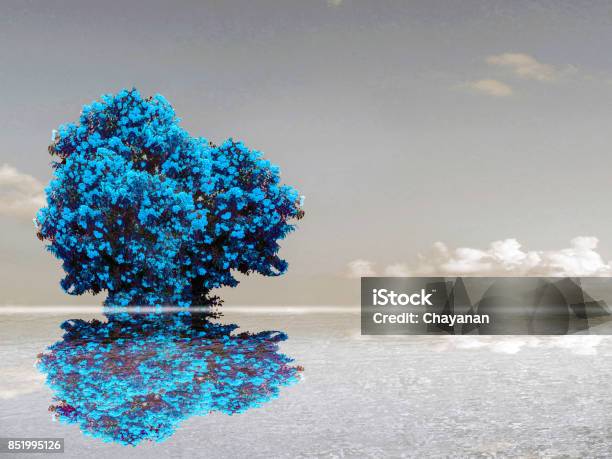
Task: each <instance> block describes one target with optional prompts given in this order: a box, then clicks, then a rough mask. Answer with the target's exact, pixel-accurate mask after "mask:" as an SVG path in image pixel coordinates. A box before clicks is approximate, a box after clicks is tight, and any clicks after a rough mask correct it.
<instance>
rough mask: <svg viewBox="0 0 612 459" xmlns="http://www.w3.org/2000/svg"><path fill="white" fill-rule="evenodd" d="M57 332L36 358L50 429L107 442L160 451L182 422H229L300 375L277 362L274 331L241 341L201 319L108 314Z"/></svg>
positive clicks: (232, 329)
mask: <svg viewBox="0 0 612 459" xmlns="http://www.w3.org/2000/svg"><path fill="white" fill-rule="evenodd" d="M105 316H106V319H107V320H106V321H105V322H103V321H99V320H92V321H84V320H80V319H74V320H68V321H65V322H64V323H62V325H61V327H62V328H63V329H64V330H65V334H64V337H63V339H62V340H61V341H58V342H56V343H55V344H53V345H51V346H50V347H49V348H48V349H47V350H46V351H45V352H43V353H41V354H39V356H38V362H37V365H38V368H39V370H40V371H41V372H43V373H44V374H46V377H47V385H48V386H49V387H50V388H51V389H52V390H53V392H54V399H53V404H52V405H51V406H50V407H49V410H50V411H51V412H52V413H53V416H54V417H55V418H57V419H58V420H59V421H62V422H66V423H75V424H78V425H79V427H80V428H81V430H82V431H83V433H85V434H86V435H90V436H93V437H98V438H101V439H102V440H104V441H108V442H117V443H121V444H126V445H136V444H138V443H140V442H141V441H143V440H150V441H158V442H159V441H163V440H165V439H167V438H168V437H170V436H171V435H172V434H173V433H174V432H175V430H176V428H177V427H178V425H179V424H180V423H181V422H182V421H183V420H185V419H187V418H189V417H191V416H196V415H206V414H208V413H210V412H213V411H219V412H222V413H225V414H230V415H231V414H234V413H240V412H243V411H246V410H248V409H250V408H254V407H257V406H260V405H262V404H264V403H266V402H268V401H270V400H272V399H274V398H276V397H277V396H278V395H279V389H280V387H282V386H288V385H291V384H294V383H296V382H297V381H298V380H299V375H300V372H301V371H302V370H303V369H302V368H301V367H300V366H292V365H291V362H292V359H291V358H289V357H287V356H286V355H284V354H281V353H280V352H279V348H278V345H279V343H280V342H281V341H284V340H286V339H287V335H286V334H285V333H283V332H279V331H265V332H260V333H249V332H241V333H238V332H237V331H236V329H237V328H238V325H235V324H231V325H223V324H219V323H215V322H212V320H211V316H210V315H209V314H205V313H191V312H179V313H162V314H133V313H118V314H113V313H107V314H105Z"/></svg>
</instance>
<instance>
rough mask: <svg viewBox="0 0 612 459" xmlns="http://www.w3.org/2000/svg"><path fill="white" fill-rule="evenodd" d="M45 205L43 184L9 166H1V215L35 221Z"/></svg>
mask: <svg viewBox="0 0 612 459" xmlns="http://www.w3.org/2000/svg"><path fill="white" fill-rule="evenodd" d="M44 205H45V194H44V186H43V184H42V183H41V182H40V181H39V180H38V179H36V178H35V177H32V176H31V175H28V174H24V173H23V172H20V171H18V170H17V169H16V168H14V167H13V166H11V165H9V164H3V165H2V166H0V215H5V216H9V217H16V218H26V219H33V218H34V217H35V215H36V212H37V211H38V209H40V208H41V207H43V206H44Z"/></svg>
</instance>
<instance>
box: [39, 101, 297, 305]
mask: <svg viewBox="0 0 612 459" xmlns="http://www.w3.org/2000/svg"><path fill="white" fill-rule="evenodd" d="M49 151H50V153H51V155H52V156H53V157H54V158H55V162H54V163H53V166H54V169H55V171H54V172H55V173H54V178H53V180H52V181H51V183H50V184H49V186H48V187H47V189H46V195H47V203H48V205H47V207H44V208H42V209H41V210H40V211H39V212H38V214H37V226H38V236H39V238H40V239H41V240H46V241H48V243H49V244H48V246H47V247H48V249H49V250H50V251H51V252H52V253H53V254H54V255H55V256H56V257H57V258H59V259H61V260H62V261H63V268H64V271H65V273H66V276H65V278H64V279H63V280H62V282H61V285H62V287H63V288H64V290H66V291H67V292H68V293H70V294H74V295H79V294H82V293H84V292H86V291H90V292H92V293H94V294H96V293H99V292H101V291H107V292H108V296H107V298H106V302H105V303H106V304H107V305H159V304H166V305H167V304H171V305H180V306H189V305H192V304H209V303H210V302H211V298H210V296H209V292H210V290H211V289H214V288H217V287H221V286H232V287H233V286H235V285H236V284H237V281H236V279H235V277H234V275H233V272H234V271H238V272H241V273H244V274H250V273H252V272H257V273H260V274H263V275H266V276H273V275H279V274H282V273H284V272H285V270H286V269H287V263H286V262H285V261H284V260H282V259H281V258H279V256H278V250H279V245H278V241H279V240H280V239H283V238H284V237H285V236H286V235H287V233H289V232H290V231H292V230H293V229H294V224H293V221H294V220H297V219H299V218H301V217H302V216H303V211H302V209H301V207H300V200H299V196H298V193H297V191H296V190H295V189H293V188H292V187H290V186H286V185H282V184H280V176H279V169H278V167H276V166H274V165H272V164H270V162H269V161H267V160H265V159H263V158H262V155H261V153H260V152H258V151H255V150H250V149H248V148H247V147H246V146H244V145H243V144H242V143H241V142H234V141H233V140H231V139H230V140H227V141H226V142H224V143H223V144H221V145H213V144H211V143H209V142H208V141H207V140H206V139H204V138H194V137H191V136H190V135H189V134H188V133H187V132H186V131H185V130H184V129H183V128H181V127H180V125H179V120H178V118H177V117H176V116H175V113H174V110H173V109H172V107H171V105H170V104H169V103H168V102H167V101H166V100H165V99H164V98H163V97H162V96H161V95H156V96H154V97H149V98H142V97H141V96H140V94H139V93H138V91H136V90H135V89H133V90H130V91H127V90H123V91H121V92H119V93H118V94H116V95H105V96H103V97H102V99H101V100H100V101H96V102H93V103H92V104H91V105H86V106H84V107H83V110H82V113H81V116H80V119H79V122H78V123H74V124H66V125H62V126H60V128H59V130H58V133H57V135H56V137H55V139H54V141H53V143H52V144H51V145H50V147H49Z"/></svg>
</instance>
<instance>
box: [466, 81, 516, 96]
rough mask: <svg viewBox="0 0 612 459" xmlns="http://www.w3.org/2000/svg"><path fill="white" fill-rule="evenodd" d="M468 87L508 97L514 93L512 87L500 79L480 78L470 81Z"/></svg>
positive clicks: (490, 94) (488, 93)
mask: <svg viewBox="0 0 612 459" xmlns="http://www.w3.org/2000/svg"><path fill="white" fill-rule="evenodd" d="M468 87H469V88H471V89H473V90H474V91H478V92H481V93H483V94H487V95H489V96H494V97H508V96H511V95H512V88H511V87H510V86H508V85H507V84H506V83H502V82H501V81H498V80H490V79H485V80H478V81H472V82H470V83H468Z"/></svg>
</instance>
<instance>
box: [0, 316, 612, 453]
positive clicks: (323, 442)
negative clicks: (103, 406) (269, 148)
mask: <svg viewBox="0 0 612 459" xmlns="http://www.w3.org/2000/svg"><path fill="white" fill-rule="evenodd" d="M74 317H75V314H74V313H69V314H63V315H57V314H56V315H50V314H43V315H40V314H39V315H36V316H34V315H24V314H19V315H10V316H7V315H4V316H0V320H1V321H2V322H1V323H2V333H1V334H0V340H1V341H0V346H1V350H2V356H3V358H2V360H1V361H0V366H1V371H2V374H3V375H4V377H3V378H2V379H0V397H1V398H0V404H1V407H2V410H1V411H0V430H1V431H2V432H3V434H6V435H19V436H48V437H54V436H56V437H64V438H65V439H66V453H65V457H85V456H86V457H117V458H119V457H122V456H126V457H142V458H145V457H152V455H159V457H196V456H206V457H244V458H246V457H262V458H263V457H383V456H394V457H398V456H405V457H419V458H421V457H607V456H609V455H610V450H611V449H612V448H611V445H612V422H611V417H612V400H611V398H610V381H611V380H612V363H611V362H612V360H611V359H610V357H611V355H612V339H611V338H609V337H607V336H562V337H531V336H530V337H518V336H517V337H503V336H490V337H471V336H463V337H461V336H456V337H444V336H420V337H416V336H405V337H384V336H382V337H373V336H372V337H361V336H360V334H359V319H360V318H359V314H358V313H357V312H355V311H353V312H346V313H342V312H338V311H337V310H327V311H324V310H314V311H312V310H311V312H307V310H301V309H300V310H289V311H287V310H279V312H274V311H270V310H263V311H262V310H259V311H258V310H257V309H253V310H252V311H251V312H248V310H246V311H244V310H240V311H235V310H232V309H231V308H227V309H226V310H225V316H224V317H223V318H222V319H221V320H220V321H218V322H219V323H237V324H240V327H241V328H240V329H239V330H236V331H234V333H240V332H241V331H243V330H248V331H249V332H251V333H253V334H256V333H258V331H261V330H283V331H284V332H286V333H287V334H288V336H289V339H288V340H286V341H282V342H279V343H278V344H279V347H280V349H279V352H281V353H282V354H285V355H287V356H290V357H291V358H293V359H294V362H293V363H292V364H290V365H293V366H296V365H300V366H303V367H304V368H305V370H304V371H303V372H300V373H301V374H302V375H303V376H302V377H301V378H300V379H301V380H300V381H299V383H297V384H293V385H291V386H287V387H281V388H280V394H279V397H277V398H275V399H274V400H270V401H267V402H266V403H262V404H261V406H259V407H257V408H253V409H248V410H246V411H243V412H241V413H236V414H234V415H232V416H228V415H227V414H225V413H224V412H219V411H212V412H211V413H210V414H208V415H206V416H192V417H188V418H187V419H185V420H184V421H182V422H181V423H178V424H177V427H176V431H175V433H174V434H173V435H171V436H170V437H168V438H167V439H166V440H165V441H164V442H162V443H158V442H148V441H142V442H141V443H139V444H138V445H137V446H135V447H132V446H123V445H120V444H117V443H116V442H112V443H104V442H102V441H101V440H100V439H99V438H91V437H90V436H86V435H83V433H82V432H81V429H80V426H79V424H78V423H77V424H65V423H61V422H55V423H54V422H52V421H51V419H50V418H51V415H50V413H49V412H48V411H47V409H48V406H49V404H50V403H52V400H53V397H54V392H53V391H52V390H51V389H50V388H49V387H48V386H46V385H45V383H44V380H43V378H42V376H41V375H40V373H39V371H38V370H37V369H36V368H34V366H33V365H34V362H35V360H36V355H37V354H38V353H39V352H40V351H41V350H42V349H45V348H46V347H47V346H49V345H50V344H52V343H54V342H56V341H58V340H61V339H62V332H63V330H60V329H59V327H58V326H59V324H60V323H61V322H62V321H64V320H66V319H69V318H74ZM93 317H94V316H93V315H91V314H90V315H89V316H86V314H82V315H81V318H82V319H87V320H89V319H91V318H93ZM98 318H99V319H101V320H102V319H103V317H100V316H98ZM20 457H21V456H20Z"/></svg>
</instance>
